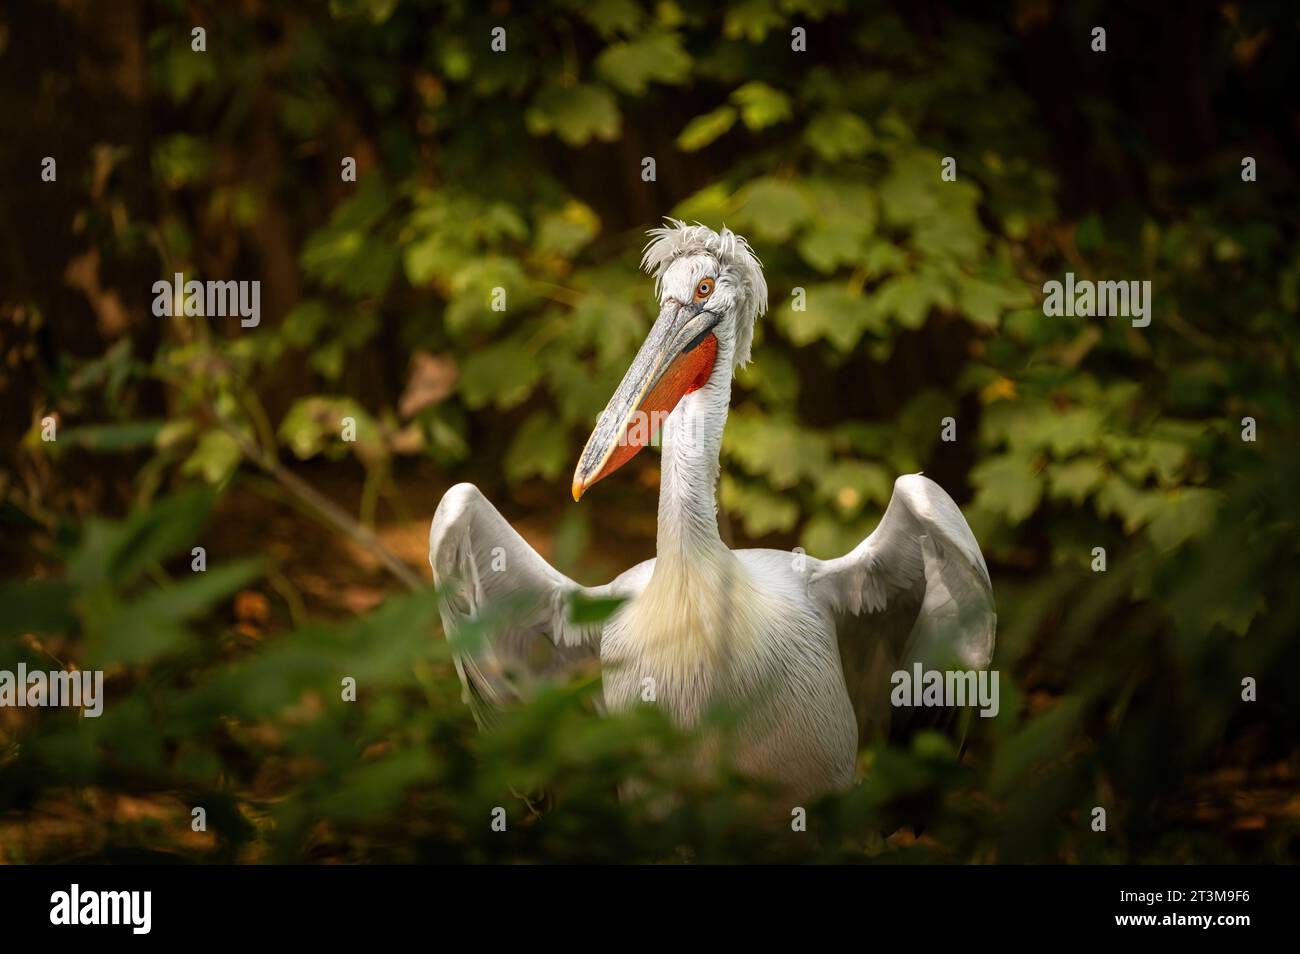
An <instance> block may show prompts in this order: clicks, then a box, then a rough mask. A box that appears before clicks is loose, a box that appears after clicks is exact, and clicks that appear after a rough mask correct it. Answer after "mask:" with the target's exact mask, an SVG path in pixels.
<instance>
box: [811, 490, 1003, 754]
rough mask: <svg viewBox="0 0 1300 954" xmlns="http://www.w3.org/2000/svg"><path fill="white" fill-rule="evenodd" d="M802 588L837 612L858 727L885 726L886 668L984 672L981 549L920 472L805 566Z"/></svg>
mask: <svg viewBox="0 0 1300 954" xmlns="http://www.w3.org/2000/svg"><path fill="white" fill-rule="evenodd" d="M808 588H809V593H810V594H811V595H812V596H813V597H814V599H817V600H818V601H819V602H820V603H822V605H823V606H824V608H826V609H827V610H828V612H829V613H830V615H831V616H832V617H834V618H836V619H837V627H838V630H839V637H840V638H839V643H840V655H841V662H842V665H843V668H844V674H845V681H846V683H847V684H848V689H849V692H850V695H851V696H852V697H853V703H854V708H855V710H857V713H858V719H859V731H860V732H863V733H865V732H867V731H868V730H869V729H870V727H871V726H872V724H873V723H888V721H889V718H890V713H889V711H888V707H887V705H885V704H884V702H885V701H887V698H888V694H889V685H890V684H889V679H890V675H891V674H892V673H893V672H895V671H897V670H900V669H905V670H908V671H910V670H911V669H912V667H913V665H914V664H915V663H920V664H921V665H922V667H923V668H924V669H926V670H929V669H948V668H959V669H968V670H980V669H987V668H988V665H989V662H990V660H991V659H992V657H993V639H994V633H995V631H996V629H997V613H996V612H995V610H994V606H993V584H992V583H991V582H990V580H989V571H988V567H987V566H985V563H984V556H983V554H981V553H980V548H979V544H978V543H977V542H976V541H975V535H974V534H973V533H971V529H970V526H969V525H968V524H967V523H966V518H965V517H963V516H962V514H961V511H960V510H959V509H958V508H957V505H956V504H955V503H953V500H952V498H951V497H949V496H948V494H947V493H945V492H944V490H943V488H942V487H940V486H939V485H938V484H936V483H935V482H934V481H932V480H930V479H929V478H928V477H923V476H921V475H920V474H911V475H908V476H904V477H900V478H898V480H897V481H895V482H894V494H893V496H892V497H891V498H890V501H889V506H888V507H887V508H886V509H885V515H884V516H883V517H882V518H881V519H880V524H879V525H878V526H877V527H876V529H875V530H874V531H873V532H872V533H871V535H870V536H868V537H867V538H866V539H865V540H863V541H862V542H861V543H860V544H858V546H857V547H855V548H854V549H853V551H852V552H850V553H848V554H846V555H845V556H842V557H840V558H839V559H836V560H825V561H815V562H814V563H813V565H812V567H811V569H810V571H809V576H808ZM902 721H908V720H902Z"/></svg>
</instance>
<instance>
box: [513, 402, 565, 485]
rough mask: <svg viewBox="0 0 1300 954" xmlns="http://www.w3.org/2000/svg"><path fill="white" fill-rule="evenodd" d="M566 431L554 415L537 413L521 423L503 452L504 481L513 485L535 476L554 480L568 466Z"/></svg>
mask: <svg viewBox="0 0 1300 954" xmlns="http://www.w3.org/2000/svg"><path fill="white" fill-rule="evenodd" d="M567 437H568V433H567V430H566V428H565V427H564V426H563V425H562V424H561V423H560V422H559V421H558V420H556V418H555V415H553V414H550V413H547V412H544V411H538V412H537V413H535V414H533V415H532V416H530V417H529V418H528V420H526V421H524V423H523V425H522V426H521V427H520V428H519V431H518V432H517V433H516V434H515V438H514V440H513V441H511V443H510V449H509V450H508V451H506V459H505V471H506V480H508V481H510V482H511V483H516V482H518V481H521V480H525V479H527V478H529V477H534V476H538V477H541V478H543V479H544V480H555V479H556V478H558V477H559V476H560V475H561V474H562V473H564V469H565V466H566V465H567V464H568V463H569V448H568V446H567V444H568V442H567V440H566V438H567Z"/></svg>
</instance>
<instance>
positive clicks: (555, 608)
mask: <svg viewBox="0 0 1300 954" xmlns="http://www.w3.org/2000/svg"><path fill="white" fill-rule="evenodd" d="M429 565H430V566H431V567H432V568H433V579H434V583H435V584H436V585H437V586H438V587H439V588H440V589H441V590H442V600H441V603H440V607H441V614H442V624H443V629H444V631H445V632H446V634H447V638H448V639H453V638H454V637H455V636H456V635H457V634H463V633H464V631H465V630H467V629H469V628H471V627H470V625H469V624H471V623H472V622H474V621H479V622H481V624H482V627H483V629H482V631H480V632H473V633H470V634H469V637H470V638H468V639H467V640H466V642H467V644H468V645H469V646H470V647H471V648H468V649H460V650H458V651H457V652H456V655H455V661H456V671H457V672H458V673H459V674H460V678H461V683H462V684H463V685H464V687H465V691H464V697H465V701H466V702H467V703H468V704H469V705H470V708H471V709H472V710H473V712H474V716H475V718H476V719H477V720H478V721H479V723H480V724H487V723H490V722H491V721H492V720H493V715H494V714H495V712H496V711H497V710H499V709H500V708H501V707H502V706H503V705H505V704H507V703H509V702H511V701H513V700H516V699H519V698H522V697H524V696H525V695H526V694H527V692H528V690H529V689H530V687H532V686H533V685H534V684H535V683H536V682H537V681H538V680H539V679H543V678H547V677H550V678H560V677H562V676H563V675H565V674H566V673H570V672H572V671H574V670H576V669H578V668H581V667H583V666H590V665H596V664H598V663H599V660H600V632H601V627H602V625H603V624H601V623H587V624H578V623H574V622H573V621H572V617H571V608H572V603H573V599H574V597H575V596H579V597H581V598H586V599H602V598H609V597H611V596H613V593H612V587H611V586H608V585H607V586H602V587H583V586H579V585H578V584H577V583H575V582H574V581H573V580H571V579H569V578H568V577H567V576H565V575H564V574H563V573H560V572H559V571H558V570H556V569H555V568H554V567H552V566H551V565H550V564H549V563H547V562H546V561H545V560H543V559H542V557H541V556H540V555H539V554H538V553H537V551H536V550H534V549H533V548H532V547H531V546H529V545H528V543H527V541H525V540H524V538H523V537H521V536H520V535H519V534H518V533H517V532H516V531H515V529H514V528H513V527H512V526H510V524H509V523H507V522H506V520H505V518H504V517H502V516H501V514H500V513H499V512H498V511H497V509H496V508H495V507H494V506H492V504H491V503H490V502H489V501H488V500H487V498H486V497H484V496H483V494H482V493H481V492H480V491H479V489H478V488H477V487H475V486H474V485H473V484H457V485H456V486H454V487H452V488H451V489H450V490H448V491H447V493H446V494H444V495H443V498H442V502H441V503H439V504H438V510H437V512H436V513H435V514H434V516H433V525H432V526H431V527H430V528H429Z"/></svg>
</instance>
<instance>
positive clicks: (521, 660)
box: [429, 218, 997, 795]
mask: <svg viewBox="0 0 1300 954" xmlns="http://www.w3.org/2000/svg"><path fill="white" fill-rule="evenodd" d="M647 234H648V236H649V242H648V243H647V245H646V246H645V249H644V252H643V255H642V262H641V265H642V268H643V270H644V271H646V272H647V273H648V274H649V275H651V276H653V278H654V288H655V294H656V297H657V299H658V308H659V312H658V317H657V318H656V319H655V321H654V323H653V325H652V326H651V328H650V331H649V334H648V335H647V336H646V338H645V341H644V343H643V344H642V345H641V347H640V349H639V351H638V352H637V354H636V357H635V358H634V359H633V361H632V364H631V366H630V367H629V368H628V369H627V372H626V374H625V375H624V376H623V379H622V382H621V383H620V384H619V385H618V387H617V389H616V390H615V391H614V394H613V396H612V397H611V398H610V400H609V403H608V405H607V406H606V407H605V409H604V411H603V412H601V414H600V415H599V417H598V418H597V420H596V423H595V426H594V429H593V430H592V432H591V435H590V437H589V438H588V440H587V443H586V445H585V446H584V448H583V450H582V452H581V454H580V455H579V457H578V462H577V466H576V468H575V471H574V475H573V483H572V495H573V499H574V501H575V502H576V501H579V500H581V498H582V496H583V495H584V494H585V493H587V492H588V491H590V489H591V488H592V486H593V485H594V484H596V483H598V482H599V481H602V480H604V479H605V478H607V477H609V476H610V475H611V474H613V473H614V472H615V471H617V470H618V469H619V468H620V467H622V466H624V465H625V464H626V463H627V462H628V461H629V460H631V459H632V458H633V457H634V456H635V455H636V454H637V453H638V452H639V451H640V450H641V449H642V448H643V447H644V446H646V444H648V443H650V442H651V439H652V435H653V433H654V432H655V431H658V432H659V435H660V446H661V455H662V458H661V464H660V479H659V503H658V517H657V532H656V540H655V547H656V549H655V556H654V558H653V559H650V560H647V561H645V562H642V563H640V564H638V565H636V566H633V567H632V568H630V569H628V570H627V571H625V572H624V573H622V574H620V575H619V576H618V577H616V578H615V579H613V580H612V581H610V582H609V583H606V584H604V585H600V586H582V585H579V584H578V583H576V582H575V581H573V580H572V579H570V578H568V577H567V576H565V575H564V574H562V573H560V572H559V571H558V570H556V569H555V568H554V567H552V566H551V565H550V564H549V563H547V561H546V560H544V559H543V558H542V557H541V555H539V554H538V553H537V551H536V550H535V549H533V547H531V546H530V545H529V544H528V543H527V542H526V541H525V540H524V539H523V537H522V536H520V534H519V533H518V532H517V531H516V530H515V529H514V528H513V527H512V526H511V525H510V523H509V522H508V521H507V520H506V519H505V518H504V517H502V516H501V514H500V512H499V511H498V510H497V509H496V508H495V507H494V506H493V505H492V504H491V503H490V502H489V501H488V499H487V498H486V497H485V496H484V495H483V494H482V492H480V491H479V490H478V488H477V487H476V486H474V485H473V484H471V483H459V484H456V485H455V486H453V487H451V488H450V489H449V490H448V491H447V492H446V493H445V495H444V496H443V497H442V500H441V501H440V503H439V504H438V507H437V510H436V512H435V514H434V517H433V522H432V525H431V527H430V532H429V562H430V565H431V568H432V571H433V578H434V582H435V585H436V587H438V589H439V590H440V597H439V606H440V612H441V617H442V623H443V628H444V631H445V632H446V633H447V636H448V638H449V639H453V638H455V637H456V634H457V633H459V632H462V631H464V632H470V631H474V632H477V633H478V638H476V639H472V640H471V639H461V640H459V642H458V644H457V647H456V648H455V651H454V658H455V665H456V669H457V672H458V674H459V676H460V679H461V681H462V684H463V688H464V693H463V694H464V697H465V699H466V701H467V702H468V703H469V704H470V706H471V708H472V709H473V710H474V712H475V715H476V718H478V720H479V721H480V723H482V724H491V723H492V722H493V721H494V720H495V719H496V718H497V717H498V716H499V714H500V712H501V711H503V709H505V708H506V707H508V706H510V705H512V704H514V703H516V702H517V701H518V700H520V699H521V698H526V697H528V696H529V695H531V694H532V693H534V692H536V691H537V688H538V687H539V686H540V685H543V684H545V683H546V682H547V681H548V680H554V679H558V678H563V677H564V676H565V675H566V674H570V673H572V672H573V671H574V670H575V669H576V668H580V667H583V666H598V667H599V671H600V678H601V686H600V694H599V701H600V702H601V703H603V710H604V711H606V712H610V713H618V712H623V711H626V710H628V709H630V708H632V707H635V706H637V705H642V704H647V703H646V702H645V700H646V699H653V702H652V703H650V704H653V705H657V706H658V707H660V709H662V710H663V711H664V712H665V713H666V714H667V716H668V718H669V719H670V720H671V722H672V723H673V724H674V725H676V726H678V727H680V728H682V729H687V730H689V729H691V728H694V727H697V726H700V725H701V724H702V723H703V722H704V721H705V719H706V717H707V715H708V713H709V712H710V711H711V710H713V709H714V707H718V706H729V707H735V708H736V709H737V710H738V711H740V712H741V713H742V716H741V718H740V720H739V723H738V724H737V726H736V728H735V732H736V737H735V739H734V740H733V742H732V746H731V749H730V751H731V755H732V758H733V764H734V767H735V768H736V769H738V770H740V771H741V772H743V773H745V774H747V775H749V776H752V777H754V778H757V779H761V780H763V781H765V782H768V783H771V784H772V785H775V786H777V787H779V788H780V789H781V790H782V791H788V792H791V793H792V794H800V795H818V794H821V793H826V792H831V791H842V790H844V789H846V788H848V787H850V786H851V785H852V784H853V781H854V772H855V767H856V763H857V755H858V746H859V741H860V739H867V738H878V737H880V736H881V735H882V734H885V733H889V732H890V731H891V722H892V723H895V724H897V723H898V722H900V721H906V720H904V719H900V715H909V714H906V713H899V712H895V711H894V710H895V708H896V707H895V706H894V705H893V704H892V703H891V699H890V691H889V690H890V685H891V678H892V674H895V673H898V672H900V671H910V669H911V667H913V666H914V665H916V664H917V663H920V664H922V665H923V666H925V667H927V668H938V667H941V666H945V665H946V666H956V667H959V668H960V669H961V670H963V671H980V670H985V669H987V668H988V667H989V665H990V661H991V658H992V654H993V645H994V638H995V631H996V624H997V615H996V612H995V607H994V602H993V589H992V583H991V580H990V578H989V573H988V567H987V565H986V564H985V561H984V557H983V554H982V553H981V552H980V548H979V544H978V543H977V541H976V539H975V536H974V534H973V533H972V531H971V529H970V526H969V524H968V523H967V522H966V519H965V518H964V517H963V515H962V513H961V510H960V509H959V508H958V506H957V505H956V503H954V502H953V500H952V498H951V497H949V496H948V494H947V493H946V492H945V491H944V490H943V489H942V488H941V487H940V486H939V485H938V484H937V483H935V482H934V481H933V480H931V479H930V478H928V477H926V476H924V475H923V474H907V475H903V476H900V477H898V479H897V480H896V481H895V483H894V486H893V493H892V496H891V498H890V500H889V503H888V505H887V507H886V509H885V512H884V514H883V516H882V517H881V519H880V522H879V524H878V525H877V526H876V528H875V530H874V531H873V532H872V533H871V534H870V535H868V536H867V537H866V538H865V539H864V540H862V542H861V543H860V544H859V545H858V546H856V547H855V548H854V549H853V550H852V551H850V552H849V553H847V554H845V555H843V556H841V557H839V558H837V559H828V560H820V559H816V558H814V557H812V556H809V555H806V554H805V553H803V552H802V551H801V550H796V551H793V552H791V551H782V550H774V549H740V550H733V549H731V548H729V547H728V546H727V545H726V544H725V543H724V542H723V540H722V538H721V536H720V534H719V529H718V519H717V516H718V514H717V498H716V490H717V484H718V478H719V472H720V460H719V452H720V449H721V442H722V434H723V429H724V427H725V425H726V421H727V415H728V409H729V405H730V400H731V387H732V380H733V376H734V374H735V372H736V370H737V369H738V368H740V367H743V366H744V365H745V364H746V363H747V362H748V361H749V359H750V352H751V347H752V344H753V335H754V326H755V323H756V321H757V320H758V318H759V317H760V316H761V315H762V314H763V313H764V312H766V310H767V305H768V290H767V282H766V279H765V278H764V274H763V268H762V264H761V262H760V261H759V259H758V257H757V256H756V255H755V254H754V252H753V250H752V248H751V247H750V245H749V243H748V242H747V241H746V240H745V239H744V238H742V237H741V236H739V235H736V234H735V233H734V232H732V231H731V230H729V229H727V228H726V227H725V226H724V227H723V228H722V229H721V231H714V230H713V229H712V228H710V227H708V226H705V225H701V224H699V223H695V224H691V225H688V224H687V223H685V222H682V221H680V220H676V219H671V218H668V219H665V220H664V224H663V225H662V227H658V228H654V229H651V230H649V232H648V233H647ZM584 603H590V604H596V605H616V606H617V608H616V609H615V610H614V612H613V613H612V615H609V616H607V618H605V619H603V620H601V621H599V622H591V621H588V620H589V615H590V614H575V611H574V610H575V607H576V606H579V605H581V604H584ZM489 622H490V623H491V625H488V624H489ZM475 626H478V627H479V629H478V630H475V629H474V628H475ZM946 711H947V712H948V713H949V715H951V711H952V710H951V709H949V710H946ZM922 715H924V714H922ZM931 715H932V716H933V715H935V714H931ZM910 716H911V717H912V720H913V721H915V720H916V718H917V717H918V714H917V713H916V712H912V713H910ZM921 721H924V720H923V719H922V720H921ZM936 721H941V720H938V719H937V717H936ZM949 721H951V720H949Z"/></svg>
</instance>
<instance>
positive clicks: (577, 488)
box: [573, 477, 587, 503]
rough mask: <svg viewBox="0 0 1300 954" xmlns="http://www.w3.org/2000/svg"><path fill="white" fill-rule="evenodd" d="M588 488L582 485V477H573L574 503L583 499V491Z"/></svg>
mask: <svg viewBox="0 0 1300 954" xmlns="http://www.w3.org/2000/svg"><path fill="white" fill-rule="evenodd" d="M586 489H587V488H586V487H584V486H583V485H582V480H581V478H578V477H574V478H573V502H574V503H577V502H578V501H579V500H581V499H582V492H583V491H584V490H586Z"/></svg>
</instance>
